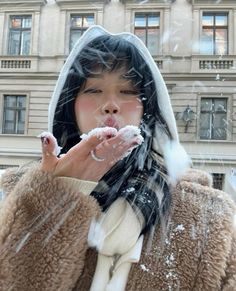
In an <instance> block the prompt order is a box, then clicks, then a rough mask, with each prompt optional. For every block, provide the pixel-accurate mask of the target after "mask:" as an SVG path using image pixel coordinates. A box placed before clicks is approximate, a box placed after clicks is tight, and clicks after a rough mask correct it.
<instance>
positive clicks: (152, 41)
mask: <svg viewBox="0 0 236 291" xmlns="http://www.w3.org/2000/svg"><path fill="white" fill-rule="evenodd" d="M134 33H135V34H136V35H137V36H138V37H139V38H140V39H141V40H142V41H143V42H144V43H145V45H146V46H147V47H148V49H149V51H150V53H151V54H152V55H157V54H158V53H159V37H160V36H159V34H160V15H159V13H145V14H144V13H142V14H140V13H136V14H135V28H134Z"/></svg>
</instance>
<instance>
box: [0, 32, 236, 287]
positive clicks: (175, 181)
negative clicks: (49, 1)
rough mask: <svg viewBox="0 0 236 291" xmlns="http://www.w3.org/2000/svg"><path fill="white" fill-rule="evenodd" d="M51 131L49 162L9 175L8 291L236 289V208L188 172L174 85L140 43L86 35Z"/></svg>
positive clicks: (45, 137) (60, 85)
mask: <svg viewBox="0 0 236 291" xmlns="http://www.w3.org/2000/svg"><path fill="white" fill-rule="evenodd" d="M49 131H51V132H52V133H53V135H54V136H55V138H56V139H55V138H54V137H53V136H52V135H51V134H49V133H43V134H42V135H41V139H42V148H43V157H42V162H41V163H40V164H37V165H35V166H31V167H29V169H26V168H25V167H23V168H20V169H19V170H17V171H8V173H6V174H5V176H4V177H3V181H2V184H3V190H4V194H5V196H6V198H5V199H4V201H3V203H2V206H1V211H0V221H1V226H2V229H1V231H0V239H1V241H0V245H1V255H0V263H1V269H0V283H1V284H0V286H1V290H24V291H25V290H26V291H27V290H93V291H94V290H99V291H100V290H101V291H103V290H119V291H120V290H234V288H235V285H236V257H235V226H234V222H233V219H234V215H235V205H234V204H233V202H232V201H231V199H230V198H229V197H228V196H227V194H225V193H223V192H220V191H216V190H213V189H212V188H210V187H208V186H210V184H211V180H210V177H209V176H208V175H207V174H205V173H203V172H198V171H194V170H189V171H187V172H186V173H185V170H186V167H187V166H188V164H189V159H188V157H187V155H186V154H185V152H184V150H183V148H182V147H181V145H180V144H179V140H178V134H177V130H176V124H175V120H174V116H173V112H172V109H171V105H170V100H169V96H168V93H167V90H166V87H165V84H164V82H163V79H162V77H161V75H160V73H159V71H158V69H157V67H156V65H155V63H154V61H153V59H152V57H151V56H150V54H149V52H148V50H147V49H146V48H145V46H144V45H143V44H142V42H141V41H140V40H139V39H138V38H136V37H135V36H134V35H132V34H125V33H124V34H120V35H111V34H109V33H108V32H106V31H105V30H103V29H102V28H100V27H93V28H91V29H89V30H88V31H87V32H86V33H85V34H84V35H83V36H82V37H81V39H80V40H79V42H78V43H77V44H76V46H75V48H74V49H73V50H72V52H71V54H70V56H69V57H68V59H67V61H66V63H65V65H64V67H63V70H62V72H61V74H60V77H59V79H58V82H57V85H56V87H55V91H54V94H53V97H52V101H51V104H50V108H49ZM57 142H58V143H59V145H60V147H61V150H60V149H59V150H58V147H57ZM59 151H60V156H58V154H59Z"/></svg>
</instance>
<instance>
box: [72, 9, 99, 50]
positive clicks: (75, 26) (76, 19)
mask: <svg viewBox="0 0 236 291" xmlns="http://www.w3.org/2000/svg"><path fill="white" fill-rule="evenodd" d="M93 24H94V15H93V14H81V15H71V19H70V50H71V49H72V48H73V46H74V45H75V43H76V41H77V40H78V39H79V38H80V37H81V35H82V34H83V33H84V32H85V30H86V29H87V28H89V27H90V26H91V25H93Z"/></svg>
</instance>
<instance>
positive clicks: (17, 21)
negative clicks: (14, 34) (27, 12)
mask: <svg viewBox="0 0 236 291" xmlns="http://www.w3.org/2000/svg"><path fill="white" fill-rule="evenodd" d="M21 20H22V19H21V18H19V17H11V25H10V26H11V27H12V28H21Z"/></svg>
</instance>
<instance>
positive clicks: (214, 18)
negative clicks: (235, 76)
mask: <svg viewBox="0 0 236 291" xmlns="http://www.w3.org/2000/svg"><path fill="white" fill-rule="evenodd" d="M204 14H207V15H210V16H213V25H212V26H210V25H205V26H204V25H203V16H204ZM216 16H227V25H222V26H216ZM229 18H230V13H229V11H226V10H222V11H211V10H202V11H201V18H200V29H201V31H200V54H201V55H209V56H211V55H213V56H217V55H219V54H216V30H217V29H227V34H226V38H227V39H226V42H227V49H226V53H225V54H224V55H229V46H230V42H229V29H230V27H229V26H230V21H229ZM204 29H212V31H213V53H211V54H208V53H205V52H203V51H201V44H202V36H203V30H204Z"/></svg>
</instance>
